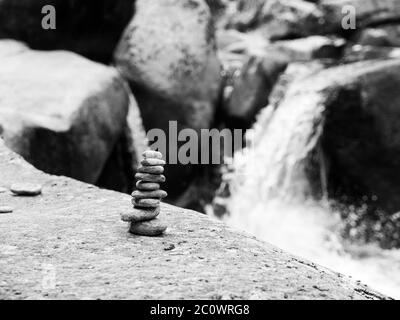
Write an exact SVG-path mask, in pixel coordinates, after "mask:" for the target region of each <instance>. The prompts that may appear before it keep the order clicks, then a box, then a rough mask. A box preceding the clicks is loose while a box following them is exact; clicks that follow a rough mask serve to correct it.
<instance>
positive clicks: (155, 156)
mask: <svg viewBox="0 0 400 320" xmlns="http://www.w3.org/2000/svg"><path fill="white" fill-rule="evenodd" d="M143 157H144V158H143V160H142V161H141V166H140V167H139V168H138V172H137V173H136V175H135V178H136V179H138V181H137V183H136V188H137V190H135V191H134V192H132V204H133V210H132V211H131V212H126V213H123V214H122V215H121V219H122V221H125V222H129V223H130V228H129V232H130V233H132V234H135V235H140V236H150V237H154V236H159V235H161V234H163V233H164V232H165V230H166V229H167V226H166V224H164V223H163V222H162V221H161V220H160V219H159V218H158V215H159V214H160V203H161V200H162V199H163V198H165V197H166V196H167V193H166V192H165V191H164V190H161V189H160V183H162V182H165V176H164V175H163V173H164V165H165V161H164V160H162V154H161V153H160V152H158V151H152V150H147V151H145V152H144V153H143Z"/></svg>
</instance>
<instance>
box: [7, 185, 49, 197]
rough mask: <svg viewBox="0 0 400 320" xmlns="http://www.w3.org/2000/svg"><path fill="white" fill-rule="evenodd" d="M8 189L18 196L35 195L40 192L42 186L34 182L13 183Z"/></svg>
mask: <svg viewBox="0 0 400 320" xmlns="http://www.w3.org/2000/svg"><path fill="white" fill-rule="evenodd" d="M10 190H11V192H12V193H14V194H16V195H18V196H37V195H39V194H41V193H42V186H41V185H40V184H35V183H14V184H13V185H12V186H11V188H10Z"/></svg>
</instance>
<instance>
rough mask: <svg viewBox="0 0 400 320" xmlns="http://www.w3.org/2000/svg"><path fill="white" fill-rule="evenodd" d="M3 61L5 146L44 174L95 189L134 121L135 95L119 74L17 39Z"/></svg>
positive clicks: (0, 105)
mask: <svg viewBox="0 0 400 320" xmlns="http://www.w3.org/2000/svg"><path fill="white" fill-rule="evenodd" d="M11 50H14V52H18V54H10V51H11ZM0 57H1V61H2V64H1V67H0V96H1V97H2V98H1V100H0V126H1V127H2V128H3V133H2V136H3V137H4V140H5V142H6V144H7V145H8V146H9V147H10V148H11V149H12V150H14V151H16V152H17V153H19V154H20V155H22V156H23V157H24V158H25V159H26V160H28V161H29V162H30V163H32V164H33V165H35V166H36V167H38V168H39V169H42V170H44V171H46V172H49V173H52V174H57V175H66V176H70V177H74V178H76V179H79V180H82V181H86V182H90V183H96V182H97V180H98V179H99V177H100V175H101V173H102V170H103V168H104V166H105V163H106V162H107V160H108V158H109V157H110V155H111V154H112V151H113V149H114V147H115V144H116V142H117V141H118V140H119V138H120V137H121V135H122V134H123V133H124V128H125V127H126V122H127V113H128V108H129V96H128V92H127V90H126V85H125V84H124V82H123V80H122V79H121V78H120V76H119V74H118V72H117V71H116V70H115V69H114V68H111V67H106V66H103V65H100V64H98V63H95V62H92V61H89V60H87V59H85V58H82V57H79V56H77V55H76V54H73V53H69V52H62V51H57V52H42V51H34V50H29V49H28V48H27V47H24V46H22V45H21V44H20V43H18V42H14V41H10V40H3V41H0Z"/></svg>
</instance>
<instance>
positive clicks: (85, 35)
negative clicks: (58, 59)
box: [0, 0, 134, 63]
mask: <svg viewBox="0 0 400 320" xmlns="http://www.w3.org/2000/svg"><path fill="white" fill-rule="evenodd" d="M133 3H134V1H132V0H119V1H114V0H102V1H92V0H80V1H75V0H24V1H19V0H1V1H0V38H10V39H16V40H20V41H24V42H26V43H28V44H29V46H31V47H32V48H34V49H39V50H59V49H63V50H69V51H74V52H77V53H79V54H81V55H83V56H85V57H88V58H90V59H93V60H97V61H101V62H105V63H108V62H110V61H111V57H112V54H113V51H114V48H115V46H116V44H117V42H118V41H119V39H120V35H121V33H122V31H123V30H124V28H125V27H126V25H127V24H128V23H129V20H130V19H131V17H132V16H133V14H134V10H133V9H134V7H133ZM45 5H52V6H54V7H55V9H56V29H52V30H44V29H43V28H42V19H43V17H44V16H45V15H44V14H41V11H42V8H43V7H44V6H45Z"/></svg>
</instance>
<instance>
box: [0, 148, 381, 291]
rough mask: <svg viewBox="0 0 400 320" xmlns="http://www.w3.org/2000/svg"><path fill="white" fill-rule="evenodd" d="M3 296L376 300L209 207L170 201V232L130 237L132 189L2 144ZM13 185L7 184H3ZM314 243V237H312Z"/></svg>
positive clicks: (0, 274)
mask: <svg viewBox="0 0 400 320" xmlns="http://www.w3.org/2000/svg"><path fill="white" fill-rule="evenodd" d="M15 182H34V183H40V184H42V185H43V193H42V195H40V196H37V197H17V196H13V195H11V193H10V192H9V191H5V192H0V206H2V205H3V206H4V205H8V206H12V207H14V212H12V213H9V214H0V299H84V298H89V299H221V298H222V299H376V298H378V299H379V298H384V297H383V296H381V295H380V294H378V293H375V292H373V291H372V290H370V289H369V288H367V287H365V286H362V285H359V284H354V283H352V282H350V281H349V279H347V278H346V277H344V276H342V275H340V274H337V273H334V272H332V271H329V270H327V269H324V268H322V267H319V266H317V265H315V264H313V263H310V262H307V261H303V260H302V259H300V258H297V257H294V256H292V255H289V254H287V253H284V252H282V251H281V250H279V249H277V248H275V247H273V246H271V245H268V244H267V243H265V242H262V241H260V240H257V239H256V238H254V237H251V236H249V235H246V234H243V233H240V232H238V231H236V230H234V229H231V228H230V227H228V226H226V225H225V224H223V223H221V222H218V221H214V220H211V219H210V218H208V217H207V216H204V215H201V214H200V213H197V212H193V211H189V210H185V209H181V208H177V207H173V206H169V205H164V206H163V207H162V213H161V215H162V216H163V217H164V219H165V220H166V221H167V223H168V225H169V229H168V231H167V233H166V234H165V235H164V236H162V237H158V238H147V237H139V236H134V235H130V234H129V233H128V225H127V224H126V223H124V222H122V221H121V220H120V217H119V214H120V213H121V212H123V211H125V210H130V208H131V204H130V196H129V195H125V194H121V193H117V192H113V191H107V190H101V189H98V188H96V187H94V186H91V185H88V184H85V183H81V182H77V181H74V180H72V179H69V178H64V177H56V176H51V175H47V174H44V173H42V172H40V171H38V170H36V169H34V168H33V167H32V166H31V165H29V164H27V163H26V162H25V161H24V160H22V159H21V158H20V157H19V156H17V155H15V154H14V153H12V152H10V151H8V149H6V148H5V147H4V144H3V143H2V142H1V141H0V187H4V188H6V189H7V188H8V187H10V185H11V184H13V183H15ZM3 191H4V190H3ZM310 245H312V244H310Z"/></svg>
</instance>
